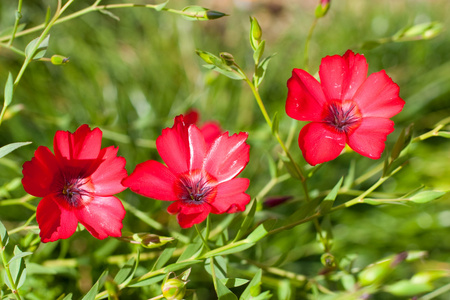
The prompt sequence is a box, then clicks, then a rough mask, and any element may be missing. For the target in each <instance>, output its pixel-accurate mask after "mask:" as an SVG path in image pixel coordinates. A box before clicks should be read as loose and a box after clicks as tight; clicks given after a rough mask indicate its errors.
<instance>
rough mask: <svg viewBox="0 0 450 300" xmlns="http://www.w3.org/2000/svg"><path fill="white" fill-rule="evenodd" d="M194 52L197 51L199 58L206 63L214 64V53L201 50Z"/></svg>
mask: <svg viewBox="0 0 450 300" xmlns="http://www.w3.org/2000/svg"><path fill="white" fill-rule="evenodd" d="M195 53H197V55H198V56H200V58H201V59H203V60H204V61H205V62H206V63H207V64H210V65H213V64H214V62H213V61H214V58H215V55H214V54H212V53H209V52H206V51H202V50H195Z"/></svg>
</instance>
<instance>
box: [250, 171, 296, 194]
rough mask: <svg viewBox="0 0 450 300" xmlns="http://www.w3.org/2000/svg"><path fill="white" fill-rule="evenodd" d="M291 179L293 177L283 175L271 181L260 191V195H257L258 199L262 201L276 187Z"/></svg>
mask: <svg viewBox="0 0 450 300" xmlns="http://www.w3.org/2000/svg"><path fill="white" fill-rule="evenodd" d="M289 178H291V175H289V174H283V175H281V176H279V177H275V178H272V179H270V181H269V182H268V183H267V184H266V185H265V186H264V188H263V189H261V190H260V191H259V193H258V195H256V199H258V200H261V199H262V198H264V196H265V195H266V194H267V193H268V192H269V191H270V190H271V189H272V188H273V187H274V186H275V185H277V184H278V183H280V182H283V181H285V180H288V179H289Z"/></svg>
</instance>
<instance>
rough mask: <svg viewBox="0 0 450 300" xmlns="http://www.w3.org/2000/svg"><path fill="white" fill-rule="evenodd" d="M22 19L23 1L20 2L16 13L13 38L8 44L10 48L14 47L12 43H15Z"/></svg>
mask: <svg viewBox="0 0 450 300" xmlns="http://www.w3.org/2000/svg"><path fill="white" fill-rule="evenodd" d="M21 18H22V0H19V4H18V5H17V11H16V21H15V22H14V28H13V32H12V34H11V38H10V39H9V42H8V47H11V46H12V43H13V41H14V37H15V35H16V32H17V28H18V27H19V22H20V19H21Z"/></svg>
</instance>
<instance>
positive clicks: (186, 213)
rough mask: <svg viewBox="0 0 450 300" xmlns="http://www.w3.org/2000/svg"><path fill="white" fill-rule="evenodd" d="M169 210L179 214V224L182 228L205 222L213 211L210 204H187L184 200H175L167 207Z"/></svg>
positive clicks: (171, 212)
mask: <svg viewBox="0 0 450 300" xmlns="http://www.w3.org/2000/svg"><path fill="white" fill-rule="evenodd" d="M167 212H168V213H170V214H176V213H178V215H177V221H178V224H180V226H181V228H189V227H192V225H194V224H199V223H201V222H203V221H204V220H205V219H206V217H207V216H208V214H209V213H210V212H211V206H209V204H207V203H204V204H192V205H186V204H184V203H183V202H182V201H175V202H174V203H172V204H171V205H169V207H168V208H167Z"/></svg>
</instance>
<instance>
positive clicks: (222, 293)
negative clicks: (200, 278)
mask: <svg viewBox="0 0 450 300" xmlns="http://www.w3.org/2000/svg"><path fill="white" fill-rule="evenodd" d="M215 288H216V293H217V298H218V299H219V300H238V298H237V296H236V295H235V294H233V292H232V291H230V290H229V289H228V288H227V287H226V286H225V285H224V284H223V283H222V282H221V281H220V280H217V286H216V287H215Z"/></svg>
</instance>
